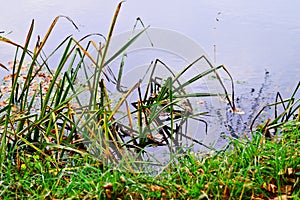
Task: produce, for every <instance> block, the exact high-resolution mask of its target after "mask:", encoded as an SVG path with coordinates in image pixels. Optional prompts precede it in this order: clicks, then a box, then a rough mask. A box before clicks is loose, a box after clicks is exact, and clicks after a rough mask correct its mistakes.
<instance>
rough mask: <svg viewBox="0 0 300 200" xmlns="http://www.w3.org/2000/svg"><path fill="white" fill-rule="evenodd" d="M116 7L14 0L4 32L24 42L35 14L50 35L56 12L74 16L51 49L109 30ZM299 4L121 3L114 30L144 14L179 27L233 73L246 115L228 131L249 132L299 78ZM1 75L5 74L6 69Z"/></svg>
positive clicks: (39, 28)
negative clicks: (264, 110)
mask: <svg viewBox="0 0 300 200" xmlns="http://www.w3.org/2000/svg"><path fill="white" fill-rule="evenodd" d="M117 4H118V1H104V0H85V1H79V0H65V1H60V0H52V1H46V0H23V1H18V0H10V1H7V2H6V3H5V6H1V9H0V12H1V14H0V15H1V18H0V31H5V32H4V33H1V35H2V36H5V37H8V38H10V39H12V40H13V41H15V42H18V43H21V44H22V43H24V41H25V37H26V33H27V31H28V29H29V26H30V23H31V20H32V19H35V30H34V38H36V36H37V35H44V34H45V33H46V31H47V29H48V28H49V26H50V24H51V22H52V20H53V19H54V18H55V17H56V16H58V15H65V16H69V17H70V18H71V19H72V20H73V21H74V22H75V23H76V24H77V26H78V28H79V30H80V31H77V30H75V28H74V27H73V26H72V25H71V24H70V23H69V22H67V21H66V20H65V19H60V20H59V23H58V24H57V26H56V27H55V28H54V32H53V34H52V36H51V37H50V41H49V43H48V44H53V45H54V46H53V47H51V46H47V47H46V49H45V50H46V51H47V48H49V49H53V48H54V47H55V45H57V44H59V42H61V41H62V40H63V38H64V37H65V36H67V35H70V34H73V36H74V37H76V38H80V37H82V36H84V35H86V34H89V33H103V34H104V35H106V33H107V30H108V29H109V26H110V22H111V19H112V17H113V14H114V10H115V8H116V6H117ZM299 6H300V2H298V1H291V2H289V3H286V2H284V1H280V0H266V1H258V0H256V1H238V0H227V1H222V2H217V1H215V2H213V1H204V0H192V1H185V2H183V1H179V0H172V1H168V0H167V1H160V0H152V1H140V0H130V1H127V2H125V3H123V5H122V8H121V12H120V15H119V18H118V22H117V24H116V29H115V34H119V33H122V32H125V31H129V30H131V29H132V28H133V25H134V24H135V21H136V18H137V17H140V18H141V19H142V21H143V23H144V24H145V25H150V26H151V27H158V28H163V29H169V30H174V31H177V32H180V33H181V34H183V35H185V36H187V37H189V38H191V39H193V40H194V41H196V42H197V43H198V44H200V45H201V47H202V48H203V49H204V50H205V52H206V54H207V55H208V56H209V57H210V58H211V60H213V61H215V63H216V64H217V65H219V64H224V65H225V66H226V67H227V69H228V70H229V71H230V73H231V75H232V76H233V78H234V80H235V84H236V91H235V92H236V100H237V105H238V106H239V107H241V108H242V109H243V110H244V112H245V114H244V115H243V116H239V117H238V118H232V116H228V117H229V118H230V120H229V124H228V129H230V130H232V129H231V127H237V128H233V129H235V130H237V129H239V130H238V131H244V130H245V129H246V128H247V127H248V125H249V123H250V119H251V118H252V117H253V116H254V115H255V114H256V113H257V112H258V110H259V109H260V108H261V107H262V106H263V105H264V104H266V103H271V102H273V101H274V100H275V94H276V92H277V91H281V93H282V94H283V95H284V96H285V97H288V95H290V94H291V92H292V91H293V89H294V88H295V86H296V84H297V83H298V81H299V74H300V59H299V58H300V22H299V19H300V13H299V12H298V8H299ZM174 42H175V43H176V42H178V43H179V41H174ZM33 44H34V42H33ZM14 51H15V49H14V48H11V47H9V46H8V45H6V44H1V45H0V63H3V64H6V63H7V62H8V61H11V60H12V59H13V55H14ZM0 73H1V74H3V73H4V72H3V70H2V69H1V71H0ZM233 135H234V133H233Z"/></svg>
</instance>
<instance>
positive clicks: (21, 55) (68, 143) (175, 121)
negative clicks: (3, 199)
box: [0, 3, 229, 171]
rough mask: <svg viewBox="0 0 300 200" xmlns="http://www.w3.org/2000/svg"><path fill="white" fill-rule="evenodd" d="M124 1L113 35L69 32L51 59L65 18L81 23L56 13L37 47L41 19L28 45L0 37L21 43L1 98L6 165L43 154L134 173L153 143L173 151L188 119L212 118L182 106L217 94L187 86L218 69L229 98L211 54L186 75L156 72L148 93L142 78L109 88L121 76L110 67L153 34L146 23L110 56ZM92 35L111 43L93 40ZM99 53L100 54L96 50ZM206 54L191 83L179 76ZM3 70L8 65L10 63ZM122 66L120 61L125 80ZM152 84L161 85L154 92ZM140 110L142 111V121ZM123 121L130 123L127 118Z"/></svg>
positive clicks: (55, 162) (55, 160)
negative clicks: (115, 92)
mask: <svg viewBox="0 0 300 200" xmlns="http://www.w3.org/2000/svg"><path fill="white" fill-rule="evenodd" d="M121 5H122V3H120V4H119V5H118V7H117V9H116V11H115V14H114V17H113V20H112V23H111V27H110V29H109V31H108V34H107V37H103V35H101V34H90V35H87V36H85V37H83V38H81V39H79V40H76V39H75V38H73V37H71V36H69V37H66V38H65V39H64V40H63V41H62V42H61V43H60V44H58V46H57V48H55V49H54V50H53V51H52V52H51V53H50V54H49V55H48V56H45V55H44V53H43V48H44V47H45V46H46V44H47V41H48V38H49V37H51V33H52V31H53V28H54V27H55V25H56V24H57V23H58V21H59V20H60V19H61V18H63V19H66V20H68V21H69V22H70V24H71V25H72V26H74V27H75V28H77V26H76V25H75V23H74V22H73V21H72V20H71V19H70V18H69V17H66V16H58V17H56V18H55V19H54V21H53V22H52V24H51V25H50V27H49V30H48V31H47V33H46V34H45V36H44V37H43V38H42V39H41V40H40V38H38V40H37V41H33V42H35V43H36V45H35V47H34V50H30V49H29V46H30V44H31V43H32V40H33V38H32V33H33V29H34V20H32V23H31V25H30V28H29V31H28V34H27V37H26V41H25V44H24V45H20V44H17V43H15V42H13V41H11V40H9V39H8V38H5V37H2V36H1V37H0V41H1V42H4V43H8V44H10V45H13V46H15V47H16V53H15V57H14V60H13V62H12V65H11V68H12V69H11V74H12V75H10V76H9V77H10V78H11V80H9V81H8V82H6V83H8V85H9V88H10V89H9V91H10V92H9V94H8V95H7V94H3V95H2V100H3V101H2V102H4V104H5V105H4V106H1V107H0V128H1V129H0V130H1V135H0V139H1V146H0V156H1V158H0V165H1V168H3V167H4V166H5V164H6V163H9V162H13V163H15V164H16V166H17V167H18V169H19V170H21V168H22V166H23V167H24V165H25V166H27V165H28V166H29V165H30V164H29V163H24V156H25V157H26V156H27V155H31V154H34V155H35V154H37V155H38V156H39V158H40V159H42V160H43V161H45V162H46V163H50V164H51V166H52V167H53V168H54V169H57V170H58V171H59V170H60V167H61V166H62V165H64V164H66V163H68V162H69V161H70V160H72V157H73V156H75V155H80V156H83V157H84V156H89V155H93V156H95V157H97V158H98V159H99V162H105V163H121V164H124V165H125V166H126V167H128V168H129V169H131V170H133V168H132V165H134V162H135V161H137V160H140V159H141V155H142V154H143V153H145V152H146V149H145V148H146V147H148V146H163V145H165V146H168V148H169V150H170V152H172V151H173V145H174V144H176V143H177V144H176V145H177V146H180V144H179V143H178V141H177V140H175V137H176V135H179V134H180V129H181V128H182V127H180V126H181V124H182V123H183V122H184V121H185V120H186V119H188V118H192V117H193V118H196V117H198V116H203V117H205V115H206V114H207V113H201V112H200V113H192V112H190V111H189V109H187V108H185V107H183V106H182V104H181V103H182V102H181V103H180V101H181V100H182V99H189V98H194V97H207V96H208V97H214V96H217V95H218V94H211V93H186V92H185V88H186V87H189V86H190V85H191V84H192V83H194V82H195V81H197V80H199V79H202V78H203V77H205V76H207V75H208V74H215V75H217V78H218V80H219V81H220V84H221V85H222V86H223V88H224V90H225V91H224V94H225V96H226V98H229V95H228V94H227V91H226V88H225V87H224V85H223V84H222V80H221V78H220V77H219V75H218V73H217V70H219V69H225V67H224V66H218V67H214V66H213V65H212V64H211V63H210V62H209V60H208V59H207V58H206V57H205V56H200V57H199V58H198V59H197V60H196V61H194V62H193V63H191V64H189V65H187V66H185V67H183V69H182V71H181V72H179V73H178V74H173V76H171V77H167V78H166V79H165V80H161V81H160V82H154V80H152V77H151V78H150V79H149V82H148V84H147V87H146V91H145V92H144V93H143V92H142V90H141V86H140V81H137V82H136V84H135V85H134V86H133V87H132V88H129V89H128V90H127V91H124V92H123V93H121V96H120V97H119V98H118V99H117V100H116V99H115V98H114V97H113V96H112V94H111V92H110V91H109V90H108V89H107V86H106V83H107V82H114V81H115V80H114V76H112V75H111V74H110V73H109V70H107V68H108V66H109V64H110V63H111V62H112V61H114V60H115V59H116V58H118V57H120V56H121V57H122V56H124V55H125V54H126V49H127V48H128V47H129V46H130V45H131V44H133V43H134V42H135V40H137V39H138V38H139V36H140V35H142V34H146V31H147V27H146V28H143V29H142V30H140V31H139V32H138V33H137V34H135V35H133V36H132V38H130V39H129V40H128V42H127V43H125V44H124V45H123V46H120V49H119V50H118V51H117V52H115V53H114V54H112V56H111V57H107V52H108V50H109V44H110V41H111V40H112V39H113V38H112V36H113V31H114V28H115V24H116V21H117V17H118V15H119V11H120V8H121ZM92 36H96V37H99V38H101V39H102V40H104V41H94V40H91V39H90V38H91V37H92ZM60 50H63V53H62V54H61V55H59V56H60V60H59V62H58V63H49V62H48V61H49V60H50V59H51V57H53V56H58V55H57V53H58V52H60ZM92 52H96V55H95V54H93V53H92ZM42 54H43V55H42ZM201 59H204V60H205V61H206V62H208V64H209V66H210V67H211V68H210V69H208V70H206V71H204V72H202V73H200V74H197V75H195V76H194V77H191V78H190V79H189V80H187V81H186V82H183V83H181V82H179V79H180V77H181V76H182V75H183V74H184V73H186V71H187V70H188V69H190V68H192V67H193V66H194V63H196V62H197V61H199V60H201ZM158 62H160V63H161V64H163V65H165V64H164V63H163V62H162V61H160V60H156V61H155V62H153V64H154V65H155V64H157V63H158ZM90 63H92V64H91V65H92V66H91V65H90ZM165 66H166V65H165ZM1 67H2V68H3V69H4V70H8V68H7V67H6V66H5V65H3V64H1ZM122 67H123V66H122V63H121V65H120V68H119V70H118V80H119V81H120V79H121V77H122ZM166 67H167V66H166ZM167 68H168V67H167ZM53 69H54V70H53ZM168 69H169V68H168ZM225 70H226V69H225ZM169 71H170V73H173V72H172V70H170V69H169ZM82 77H83V78H82ZM82 79H83V80H82ZM119 81H116V82H115V86H116V87H118V86H120V85H118V84H119ZM153 84H157V85H159V87H158V88H157V90H155V91H154V90H153ZM151 88H152V89H151ZM133 93H135V94H137V96H138V100H137V102H130V101H129V100H128V97H129V96H130V95H132V94H133ZM187 102H188V100H187ZM129 103H132V104H134V106H135V109H134V110H131V109H130V106H129ZM124 105H125V108H126V110H125V113H123V114H120V113H122V112H121V111H120V108H121V106H123V107H124ZM189 106H190V105H189ZM162 113H167V116H168V117H167V118H168V119H166V117H161V115H162ZM133 115H136V116H137V118H138V119H137V121H136V120H134V119H133V118H134V117H133ZM124 118H126V119H127V121H128V122H129V124H124V123H122V119H124ZM154 133H159V134H160V135H161V136H162V140H158V139H157V138H155V137H154V136H153V135H154ZM125 137H127V138H129V139H124V138H125ZM190 139H191V140H193V139H192V138H190ZM193 141H196V142H197V140H193ZM25 160H26V159H25Z"/></svg>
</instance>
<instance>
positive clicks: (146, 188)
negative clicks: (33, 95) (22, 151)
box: [0, 121, 300, 199]
mask: <svg viewBox="0 0 300 200" xmlns="http://www.w3.org/2000/svg"><path fill="white" fill-rule="evenodd" d="M299 125H300V124H299V122H297V121H290V122H288V123H286V124H284V125H283V126H282V127H280V129H279V130H280V131H281V136H280V138H279V137H274V138H273V139H271V140H267V139H265V137H264V136H263V135H262V134H261V133H260V132H255V133H254V134H253V138H252V140H248V139H244V140H240V141H238V140H232V141H230V144H231V147H232V148H233V149H232V150H230V151H226V152H219V153H217V154H215V153H213V154H211V155H196V154H194V153H187V154H185V155H180V159H178V161H179V162H177V163H170V164H169V165H167V166H165V169H164V170H163V171H161V172H160V173H159V174H157V175H156V176H153V175H150V174H149V173H147V172H129V170H124V168H123V167H121V168H120V169H118V167H116V166H114V167H110V166H104V165H102V163H99V162H97V160H96V159H94V158H92V157H80V158H79V157H73V160H72V163H73V164H72V165H71V164H69V165H65V166H64V167H62V168H60V170H59V171H56V170H54V169H53V167H51V163H49V162H43V161H41V159H40V158H39V156H38V155H32V156H28V155H27V157H23V159H25V160H26V161H24V162H25V163H26V165H23V166H21V168H20V169H18V168H17V167H16V166H15V165H13V164H12V163H5V165H3V170H2V171H1V175H0V176H1V184H0V192H1V193H0V196H1V197H2V198H3V199H10V198H17V199H24V198H32V199H43V198H47V199H62V198H64V199H66V198H68V199H93V198H94V199H117V198H119V199H148V198H150V199H163V198H165V199H172V198H173V199H280V197H281V198H282V199H297V198H296V197H299V196H300V155H299V152H300V151H299V148H300V143H299V139H300V131H299ZM122 168H123V169H122Z"/></svg>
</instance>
